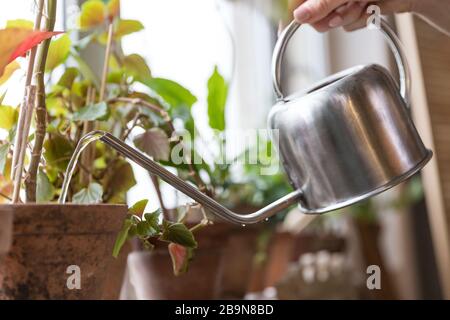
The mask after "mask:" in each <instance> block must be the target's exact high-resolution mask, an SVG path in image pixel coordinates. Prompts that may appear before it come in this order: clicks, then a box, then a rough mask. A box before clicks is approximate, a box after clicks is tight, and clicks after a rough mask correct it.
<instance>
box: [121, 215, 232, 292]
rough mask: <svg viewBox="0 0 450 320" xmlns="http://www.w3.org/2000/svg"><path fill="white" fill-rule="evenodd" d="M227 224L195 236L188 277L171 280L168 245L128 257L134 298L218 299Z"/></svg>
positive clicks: (228, 226)
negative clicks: (195, 245) (196, 247)
mask: <svg viewBox="0 0 450 320" xmlns="http://www.w3.org/2000/svg"><path fill="white" fill-rule="evenodd" d="M232 228H233V227H230V225H229V224H225V223H215V224H214V225H212V226H208V227H206V228H204V229H202V230H199V231H198V232H197V233H196V234H195V237H196V240H197V242H198V249H197V250H196V251H195V254H194V259H193V261H192V262H191V264H190V267H189V270H188V271H187V273H185V274H183V275H180V276H174V275H173V270H172V262H171V259H170V256H169V253H168V251H167V245H165V244H161V243H158V245H157V247H156V248H155V249H154V250H153V251H151V252H149V251H135V252H132V253H131V254H130V255H129V256H128V270H129V276H130V284H131V286H132V287H133V289H134V294H135V298H137V299H145V300H162V299H168V300H172V299H181V300H183V299H189V300H200V299H202V300H203V299H204V300H206V299H217V298H219V296H220V292H221V287H220V285H221V284H220V281H221V279H222V274H223V273H222V272H223V266H222V261H223V256H224V255H223V253H224V248H225V246H226V244H227V241H228V237H229V235H230V230H232Z"/></svg>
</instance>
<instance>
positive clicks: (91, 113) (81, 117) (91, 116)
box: [72, 101, 109, 121]
mask: <svg viewBox="0 0 450 320" xmlns="http://www.w3.org/2000/svg"><path fill="white" fill-rule="evenodd" d="M108 115H109V109H108V105H107V104H106V102H104V101H102V102H99V103H96V104H90V105H87V106H85V107H83V108H81V109H80V110H78V111H77V112H75V113H74V114H73V119H72V120H73V121H94V120H104V119H105V118H107V116H108Z"/></svg>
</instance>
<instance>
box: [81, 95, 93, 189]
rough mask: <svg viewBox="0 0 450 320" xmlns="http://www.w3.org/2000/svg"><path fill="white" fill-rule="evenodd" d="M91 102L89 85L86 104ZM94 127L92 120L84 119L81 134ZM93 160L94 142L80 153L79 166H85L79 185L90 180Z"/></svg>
mask: <svg viewBox="0 0 450 320" xmlns="http://www.w3.org/2000/svg"><path fill="white" fill-rule="evenodd" d="M92 103H95V88H94V87H91V86H90V87H88V90H87V94H86V105H90V104H92ZM94 129H95V125H94V122H93V121H84V122H83V134H82V135H83V136H84V135H85V134H88V133H89V132H91V131H92V130H94ZM94 160H95V144H93V145H90V146H88V147H87V148H86V150H85V151H84V152H83V154H82V155H81V159H80V167H82V168H85V170H81V171H80V184H81V187H87V186H88V185H89V183H90V182H91V177H92V167H93V162H94Z"/></svg>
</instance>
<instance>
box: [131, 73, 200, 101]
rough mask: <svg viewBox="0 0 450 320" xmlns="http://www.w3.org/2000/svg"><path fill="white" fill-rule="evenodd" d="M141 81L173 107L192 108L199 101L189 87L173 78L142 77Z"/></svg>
mask: <svg viewBox="0 0 450 320" xmlns="http://www.w3.org/2000/svg"><path fill="white" fill-rule="evenodd" d="M139 81H140V82H142V83H143V84H145V85H146V86H147V87H149V88H150V89H151V90H152V91H153V92H154V93H156V94H157V95H158V96H159V97H160V98H161V99H162V100H163V101H164V102H166V103H167V104H168V105H169V106H171V107H172V108H176V107H179V106H187V107H189V108H190V107H192V105H193V104H194V103H195V102H197V98H196V97H195V96H194V95H193V94H192V93H191V92H190V91H189V90H188V89H186V88H185V87H183V86H181V85H180V84H178V83H176V82H174V81H172V80H168V79H162V78H151V79H147V80H144V79H140V80H139Z"/></svg>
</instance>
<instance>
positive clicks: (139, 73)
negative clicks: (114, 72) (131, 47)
mask: <svg viewBox="0 0 450 320" xmlns="http://www.w3.org/2000/svg"><path fill="white" fill-rule="evenodd" d="M123 67H124V69H125V72H126V73H127V74H129V75H130V76H132V77H133V78H135V79H142V80H143V81H146V80H149V79H151V77H152V74H151V72H150V68H149V67H148V65H147V62H146V61H145V59H144V58H143V57H141V56H140V55H138V54H130V55H128V56H126V57H125V58H124V59H123Z"/></svg>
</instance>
